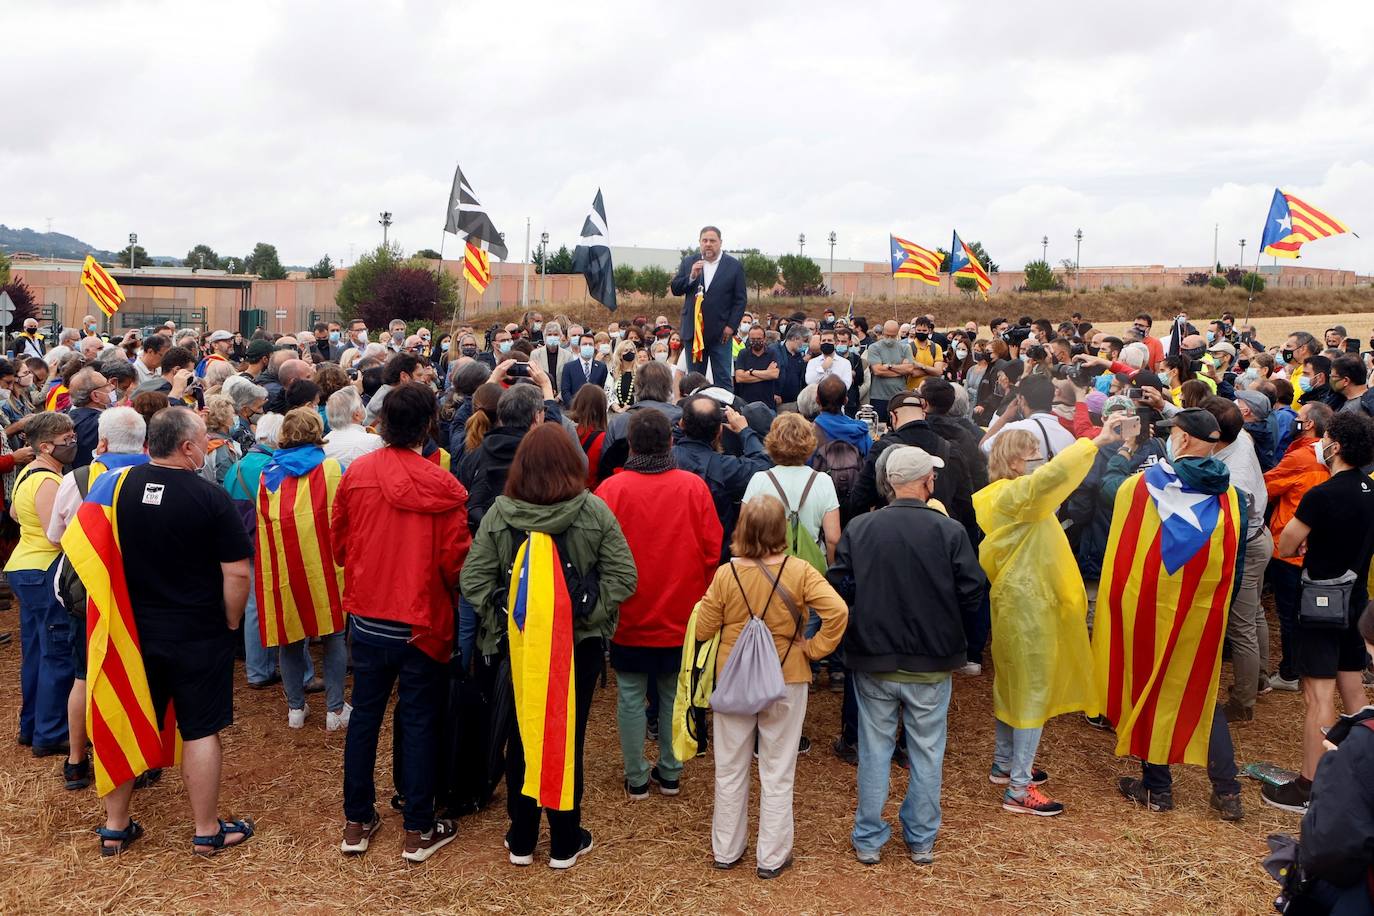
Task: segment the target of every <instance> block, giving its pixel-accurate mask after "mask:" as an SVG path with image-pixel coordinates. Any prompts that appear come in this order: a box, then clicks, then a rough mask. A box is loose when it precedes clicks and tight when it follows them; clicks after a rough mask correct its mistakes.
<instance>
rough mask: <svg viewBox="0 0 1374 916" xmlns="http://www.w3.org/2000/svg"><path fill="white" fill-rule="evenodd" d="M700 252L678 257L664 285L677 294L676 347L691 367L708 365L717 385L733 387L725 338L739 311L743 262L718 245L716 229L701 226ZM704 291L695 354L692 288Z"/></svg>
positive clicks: (743, 301) (743, 295) (728, 337)
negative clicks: (679, 342) (698, 345)
mask: <svg viewBox="0 0 1374 916" xmlns="http://www.w3.org/2000/svg"><path fill="white" fill-rule="evenodd" d="M699 241H700V243H701V254H694V255H691V256H690V257H687V258H684V259H683V261H682V266H681V267H679V268H678V271H677V276H675V277H673V283H672V286H671V287H670V289H671V290H672V293H673V295H674V296H681V297H682V321H681V322H680V323H679V325H678V326H679V327H680V328H681V329H682V348H683V349H684V350H685V351H687V358H688V360H689V366H690V369H691V371H693V372H705V371H706V366H707V363H708V362H709V363H710V366H711V380H712V382H713V383H714V384H716V385H719V386H720V387H722V388H728V389H730V390H734V387H735V380H734V376H735V373H734V353H732V352H731V350H732V346H731V341H732V340H733V339H734V336H735V328H737V327H739V322H740V319H741V318H742V317H744V309H745V306H746V305H747V304H748V301H749V296H748V291H747V290H746V288H745V284H744V267H743V266H742V265H741V264H740V262H739V261H737V260H735V259H734V258H732V257H730V256H729V255H728V254H725V253H724V252H723V251H721V248H720V230H719V229H717V228H716V227H715V226H707V227H706V228H704V229H702V230H701V236H700V238H699ZM698 292H701V293H703V294H704V296H703V298H702V302H701V331H702V343H703V345H704V347H705V352H704V353H702V356H701V359H696V358H695V356H694V354H693V353H692V342H693V339H694V334H695V332H696V329H697V328H696V320H695V315H696V298H697V293H698Z"/></svg>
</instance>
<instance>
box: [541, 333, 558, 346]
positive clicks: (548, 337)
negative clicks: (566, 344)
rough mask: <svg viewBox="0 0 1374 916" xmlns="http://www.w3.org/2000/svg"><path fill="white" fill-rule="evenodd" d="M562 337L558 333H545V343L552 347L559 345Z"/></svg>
mask: <svg viewBox="0 0 1374 916" xmlns="http://www.w3.org/2000/svg"><path fill="white" fill-rule="evenodd" d="M560 339H561V338H560V337H559V336H558V335H557V334H545V335H544V343H545V345H547V346H550V347H556V346H558V341H559V340H560Z"/></svg>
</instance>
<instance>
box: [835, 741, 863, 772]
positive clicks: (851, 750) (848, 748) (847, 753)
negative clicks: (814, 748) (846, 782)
mask: <svg viewBox="0 0 1374 916" xmlns="http://www.w3.org/2000/svg"><path fill="white" fill-rule="evenodd" d="M830 749H831V750H832V751H834V752H835V756H836V757H838V758H840V759H841V760H843V761H844V762H845V763H847V764H849V765H850V766H852V767H853V766H858V765H859V746H858V745H857V744H850V743H848V742H846V741H845V740H844V739H843V738H836V739H835V743H834V744H832V745H830Z"/></svg>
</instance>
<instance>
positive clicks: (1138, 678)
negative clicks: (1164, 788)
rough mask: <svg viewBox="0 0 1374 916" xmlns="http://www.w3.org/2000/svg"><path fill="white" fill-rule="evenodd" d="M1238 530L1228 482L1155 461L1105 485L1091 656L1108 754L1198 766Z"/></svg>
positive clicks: (1208, 728)
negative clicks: (1196, 480) (1199, 482)
mask: <svg viewBox="0 0 1374 916" xmlns="http://www.w3.org/2000/svg"><path fill="white" fill-rule="evenodd" d="M1239 536H1240V506H1239V500H1238V498H1237V496H1236V490H1235V488H1234V487H1231V486H1228V487H1227V489H1226V491H1225V492H1224V493H1219V494H1205V493H1202V492H1199V491H1195V490H1193V489H1192V488H1191V487H1189V486H1187V485H1186V484H1185V483H1184V482H1183V481H1182V480H1181V479H1180V478H1179V477H1178V475H1177V473H1176V472H1175V471H1174V470H1173V469H1172V468H1171V467H1170V466H1169V465H1168V464H1167V463H1161V464H1157V465H1154V466H1152V467H1151V468H1149V469H1147V470H1146V471H1145V472H1143V473H1140V474H1136V475H1135V476H1134V477H1131V478H1130V479H1128V480H1127V481H1126V482H1125V483H1124V484H1122V486H1121V488H1120V489H1119V490H1118V491H1117V494H1116V504H1115V506H1114V508H1113V512H1112V529H1111V534H1110V535H1109V537H1108V541H1107V553H1106V556H1107V557H1108V560H1107V562H1105V563H1104V564H1103V568H1102V581H1101V583H1100V584H1099V586H1098V592H1097V594H1098V599H1097V600H1098V606H1097V608H1098V610H1097V621H1096V624H1095V626H1094V627H1093V658H1094V663H1095V668H1096V672H1095V676H1096V679H1097V686H1098V695H1099V697H1100V698H1101V699H1102V711H1103V714H1104V715H1106V717H1107V719H1108V720H1109V721H1111V722H1112V723H1113V725H1115V726H1116V736H1117V741H1116V753H1117V754H1118V755H1120V756H1126V755H1131V756H1135V757H1139V758H1140V759H1141V760H1144V761H1146V762H1148V763H1160V764H1169V763H1191V764H1196V765H1198V766H1204V765H1206V763H1207V743H1208V739H1209V736H1210V734H1211V730H1212V714H1213V712H1214V710H1215V707H1216V694H1217V682H1218V680H1219V679H1220V677H1221V641H1222V638H1223V637H1224V636H1225V635H1226V614H1227V609H1228V608H1229V607H1230V604H1231V590H1232V587H1233V585H1234V584H1235V581H1234V580H1235V571H1236V548H1237V545H1238V544H1239Z"/></svg>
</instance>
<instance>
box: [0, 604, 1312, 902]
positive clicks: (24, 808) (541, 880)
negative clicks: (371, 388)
mask: <svg viewBox="0 0 1374 916" xmlns="http://www.w3.org/2000/svg"><path fill="white" fill-rule="evenodd" d="M5 622H6V623H12V622H13V617H10V618H9V620H8V621H5ZM1272 642H1273V645H1274V646H1275V647H1277V646H1278V634H1277V632H1275V633H1274V634H1273V639H1272ZM18 661H19V652H18V647H17V645H10V646H7V647H4V648H0V682H3V683H5V684H8V685H10V688H9V689H8V690H6V691H5V693H4V696H3V699H0V721H3V723H4V725H3V726H0V861H3V862H4V868H3V869H0V874H3V878H0V912H4V913H39V912H43V913H49V912H82V913H93V912H120V913H143V912H179V913H189V912H197V913H199V912H241V913H276V912H292V913H299V912H310V913H327V912H349V913H383V912H444V913H473V912H487V913H550V912H594V913H609V912H635V913H715V912H725V913H772V912H778V913H782V912H788V913H899V912H902V913H907V912H912V911H913V910H923V911H928V912H930V911H933V912H942V913H944V912H948V913H979V914H990V913H991V914H996V913H1026V912H1036V913H1042V912H1048V913H1262V912H1265V911H1266V910H1267V908H1268V899H1269V897H1270V896H1271V893H1272V892H1273V890H1274V889H1275V887H1274V885H1273V884H1272V883H1271V882H1270V880H1269V878H1268V877H1267V876H1265V875H1264V873H1263V872H1262V871H1261V869H1260V865H1259V860H1260V857H1261V855H1262V853H1263V852H1264V848H1265V847H1264V837H1265V835H1266V834H1269V833H1272V832H1275V831H1295V830H1296V828H1297V825H1298V818H1297V817H1296V816H1294V815H1288V814H1284V813H1282V812H1279V811H1276V810H1274V809H1272V808H1267V807H1264V806H1262V805H1261V804H1260V802H1259V795H1258V789H1257V784H1256V783H1254V782H1252V781H1249V780H1245V781H1244V785H1245V804H1246V815H1245V820H1244V821H1242V822H1241V823H1239V824H1224V823H1222V822H1220V821H1218V820H1217V819H1216V818H1215V816H1214V815H1213V813H1212V812H1211V811H1210V809H1209V808H1208V806H1207V798H1208V784H1207V780H1206V778H1205V776H1204V774H1203V772H1202V771H1201V770H1200V769H1198V768H1195V767H1178V768H1176V770H1175V772H1176V785H1175V796H1176V799H1177V803H1178V809H1177V810H1176V811H1174V812H1173V813H1171V814H1149V813H1146V812H1144V811H1140V810H1137V809H1135V808H1132V807H1131V806H1130V805H1128V804H1127V803H1126V802H1125V801H1124V800H1123V799H1122V798H1121V797H1120V796H1119V795H1118V794H1117V792H1116V788H1115V782H1116V778H1117V777H1118V776H1120V775H1124V774H1131V773H1135V772H1137V767H1136V766H1135V764H1133V763H1132V762H1131V761H1128V760H1123V759H1117V758H1116V757H1114V756H1112V754H1111V743H1110V736H1108V735H1107V734H1104V733H1102V732H1098V731H1094V730H1093V729H1091V728H1089V727H1088V726H1087V725H1086V724H1085V723H1084V722H1083V720H1082V717H1081V716H1063V717H1060V718H1058V719H1055V720H1053V721H1052V722H1051V723H1050V724H1049V726H1048V728H1047V729H1046V731H1045V738H1044V742H1043V745H1042V753H1041V755H1040V758H1039V761H1038V763H1039V764H1040V765H1042V766H1043V767H1045V768H1046V769H1048V770H1049V771H1050V773H1051V782H1050V784H1049V788H1050V789H1051V790H1052V791H1053V793H1054V794H1055V795H1056V796H1057V797H1058V798H1060V799H1062V800H1063V801H1064V802H1065V803H1066V804H1067V806H1068V813H1067V814H1066V815H1064V816H1063V817H1059V818H1053V819H1040V818H1033V817H1018V816H1015V815H1011V814H1006V813H1003V812H1002V811H1001V810H1000V808H999V806H998V790H997V789H995V788H993V787H992V786H990V785H989V784H988V781H987V776H986V773H987V768H988V764H989V761H990V754H991V752H992V719H991V712H990V709H991V706H990V689H991V675H990V672H989V673H987V674H985V675H984V676H983V677H981V678H976V679H959V680H958V681H957V683H956V685H955V691H954V700H953V703H952V705H951V709H950V726H949V750H948V755H947V757H946V761H945V784H944V826H943V828H942V830H941V834H940V838H939V841H938V843H937V846H936V862H935V864H934V866H932V867H920V866H916V865H913V864H912V863H911V862H909V861H908V860H907V859H906V857H905V856H904V855H901V854H900V852H901V849H900V843H899V842H894V843H892V844H889V846H888V848H887V849H886V850H885V853H886V857H885V859H884V861H883V862H882V864H880V865H878V866H876V867H872V868H866V867H864V866H862V865H859V864H857V863H856V862H855V861H854V859H853V856H852V855H851V854H850V851H849V843H848V834H849V830H850V828H851V826H852V817H853V809H854V770H853V769H852V768H851V767H849V766H848V765H846V764H844V763H842V762H840V761H839V760H837V759H836V758H835V757H834V756H832V755H831V753H830V752H829V745H828V742H829V740H830V739H831V738H832V737H833V735H834V733H835V729H836V724H837V722H838V717H839V696H838V695H837V694H833V693H829V692H827V691H817V692H815V693H813V694H812V698H811V704H810V709H809V710H808V716H807V733H808V734H809V735H811V736H812V737H813V738H814V739H815V743H816V745H815V749H814V750H813V751H812V752H811V754H810V755H809V756H806V757H803V758H801V760H800V762H799V764H798V767H797V782H796V813H797V831H796V858H797V863H796V867H795V868H794V869H793V870H792V871H790V872H788V873H787V874H785V875H784V877H782V878H781V879H779V880H775V881H768V882H764V881H759V880H758V879H757V878H756V877H755V876H754V874H753V870H752V868H744V867H741V868H738V869H736V870H734V871H731V872H718V871H714V870H712V868H711V867H710V860H711V851H710V839H709V825H710V817H711V792H712V789H711V762H710V760H709V759H700V760H694V761H692V762H690V763H689V764H688V767H687V771H686V775H685V780H684V788H683V793H682V795H681V796H679V797H678V798H677V799H665V798H663V797H661V796H657V795H655V796H653V797H652V798H651V799H650V800H648V801H644V802H639V803H634V804H632V803H630V802H628V801H627V800H626V799H625V796H624V795H623V793H622V791H621V788H620V785H621V776H620V763H619V749H618V744H617V740H616V734H615V705H614V696H615V695H614V689H613V688H612V690H611V691H600V692H598V695H597V698H596V703H595V706H594V708H593V712H592V719H591V726H590V730H589V740H588V749H587V772H588V784H587V793H586V802H585V812H586V814H585V819H586V823H587V825H588V826H589V827H590V828H591V829H592V830H593V831H594V832H595V835H596V843H597V848H596V849H595V850H594V851H593V852H592V853H591V854H589V855H588V856H587V858H585V859H584V860H583V861H582V863H581V864H579V865H578V866H577V867H576V868H575V869H573V870H572V871H570V872H566V873H560V872H554V871H552V870H550V869H549V868H547V867H545V864H544V859H545V856H546V855H547V840H545V841H544V842H543V843H541V848H540V851H539V855H540V858H539V859H538V860H537V862H536V866H535V867H533V868H529V869H516V868H513V867H511V866H510V865H508V864H507V863H506V860H505V855H504V853H503V851H502V848H501V839H502V836H503V832H504V828H505V818H504V815H505V811H504V804H503V803H502V800H501V796H499V795H498V798H497V799H496V801H495V803H494V805H493V806H492V807H489V808H488V809H487V810H486V811H484V812H482V813H480V814H478V815H476V816H474V817H470V818H465V819H463V820H462V821H461V822H460V826H459V834H460V835H459V839H458V840H457V841H456V842H455V843H453V844H452V845H451V846H449V847H448V848H447V849H445V850H443V851H442V852H441V853H440V854H439V855H437V856H436V857H435V858H434V859H431V860H430V862H428V863H427V864H425V865H423V866H419V867H407V866H405V864H404V863H403V862H402V860H401V858H400V855H399V853H400V843H401V838H402V832H401V825H400V818H399V816H398V815H396V814H395V813H393V812H391V811H390V810H389V809H388V810H383V812H382V816H383V821H384V824H385V826H384V827H383V829H382V831H381V833H380V834H379V835H378V837H377V839H376V841H375V845H374V847H373V850H372V851H371V852H370V853H369V854H368V855H367V856H366V857H364V858H361V859H345V858H343V857H342V856H341V855H340V854H339V851H338V845H337V844H338V841H339V830H340V827H341V813H340V780H341V766H342V746H343V737H342V735H339V734H327V733H326V732H325V731H324V728H323V714H322V712H321V710H320V708H319V700H318V698H312V706H313V709H312V714H311V717H310V719H309V720H308V724H307V727H306V728H305V729H304V730H302V731H295V732H293V731H289V730H288V729H287V728H286V723H285V704H284V701H283V700H282V697H281V695H280V694H278V693H276V692H275V691H272V692H255V691H249V690H247V689H240V690H239V691H238V695H237V697H236V702H237V709H236V717H237V720H238V722H237V724H236V725H235V726H233V727H232V728H230V729H229V730H228V731H226V732H225V733H224V742H225V748H226V751H227V759H226V761H225V769H224V790H223V799H222V804H221V808H222V813H223V814H225V815H233V816H242V815H251V816H253V817H254V818H256V819H257V823H258V828H259V833H258V836H257V837H255V838H254V839H253V840H252V841H251V842H250V843H249V844H248V845H247V846H245V847H244V848H242V849H239V850H235V851H233V852H230V853H226V854H224V855H222V856H220V857H218V858H215V859H212V860H209V861H206V860H201V859H198V858H195V857H194V856H193V855H192V853H191V845H190V834H191V824H190V820H189V815H188V811H187V807H186V801H185V796H184V793H183V791H182V785H181V781H180V778H179V776H178V774H177V773H175V772H172V771H169V772H168V774H167V777H166V778H165V779H164V780H163V782H162V784H161V785H159V786H157V787H156V788H154V789H151V790H147V791H141V792H139V793H137V795H136V816H137V817H138V818H139V819H140V820H141V821H142V822H143V823H144V824H145V826H146V827H147V830H148V833H147V836H146V837H145V838H144V839H142V840H141V841H139V842H138V843H137V844H136V845H135V846H134V847H133V848H132V849H131V850H130V851H129V852H128V853H127V854H126V855H124V856H122V857H121V858H119V859H113V860H106V859H101V858H99V856H98V854H97V850H96V839H95V837H94V836H93V835H92V834H91V832H90V831H91V828H92V827H94V826H96V825H97V823H99V821H100V804H99V802H98V800H97V798H96V796H95V795H94V793H93V792H90V791H87V792H81V793H70V792H65V791H63V789H62V787H61V784H60V782H59V781H58V778H57V775H58V764H57V762H56V761H55V760H53V759H46V760H35V759H33V758H32V757H31V756H29V754H28V752H27V751H26V750H25V749H22V748H19V747H17V746H16V745H15V743H14V734H15V731H14V722H15V715H16V712H17V703H18V696H17V695H18V677H19V673H18ZM241 682H242V681H241V674H240V683H241ZM1228 682H1229V666H1228V667H1227V669H1226V672H1225V673H1224V675H1223V684H1225V683H1228ZM1300 721H1301V701H1300V699H1299V698H1298V696H1297V695H1296V694H1281V693H1272V694H1270V695H1268V696H1265V697H1262V698H1261V699H1260V701H1259V712H1258V717H1257V721H1256V722H1255V723H1254V724H1252V725H1248V726H1245V727H1239V728H1235V729H1233V733H1234V735H1235V739H1236V748H1237V757H1238V758H1239V760H1240V762H1241V763H1242V764H1244V763H1246V762H1249V761H1255V760H1268V761H1275V762H1277V763H1280V764H1283V765H1287V766H1294V765H1296V763H1297V762H1298V739H1299V725H1300ZM389 741H390V738H389V736H385V737H384V739H383V745H382V750H381V753H380V759H381V760H382V761H383V763H382V764H381V765H380V766H379V772H378V791H379V794H380V795H381V797H382V798H383V799H385V798H387V797H388V796H389V794H390V791H391V779H390V773H389V763H388V762H387V761H389V752H388V748H389ZM892 772H893V782H894V790H896V789H900V788H901V787H903V786H904V785H905V774H904V773H903V771H900V770H898V769H896V768H895V767H894V769H893V771H892ZM756 793H757V788H755V797H756ZM895 813H896V812H895V804H893V805H890V806H889V810H888V814H889V817H890V818H895ZM746 862H748V860H746Z"/></svg>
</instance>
